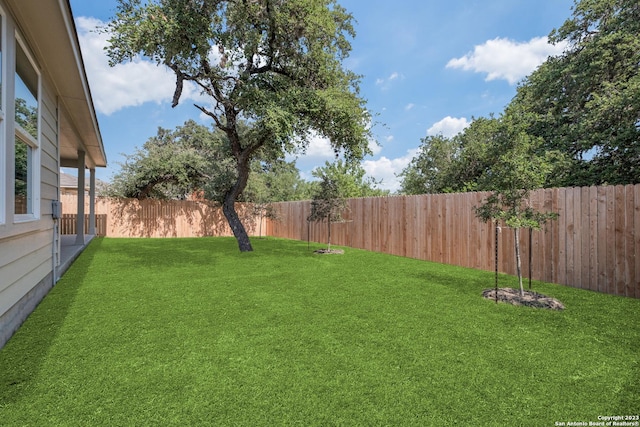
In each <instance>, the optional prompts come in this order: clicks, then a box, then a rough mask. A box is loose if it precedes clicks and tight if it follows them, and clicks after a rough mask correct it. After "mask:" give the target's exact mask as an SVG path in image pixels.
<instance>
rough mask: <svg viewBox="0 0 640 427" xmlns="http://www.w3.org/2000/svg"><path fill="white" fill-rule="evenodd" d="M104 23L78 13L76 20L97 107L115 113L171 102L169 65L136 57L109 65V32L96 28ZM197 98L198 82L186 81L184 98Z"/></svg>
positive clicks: (98, 109) (173, 78) (173, 84)
mask: <svg viewBox="0 0 640 427" xmlns="http://www.w3.org/2000/svg"><path fill="white" fill-rule="evenodd" d="M104 25H105V24H104V23H103V22H102V21H100V20H98V19H95V18H86V17H79V18H77V20H76V26H77V29H78V39H79V41H80V47H81V49H82V56H83V60H84V64H85V69H86V71H87V78H88V80H89V84H90V86H91V93H92V97H93V102H94V104H95V107H96V110H97V111H98V112H100V113H102V114H106V115H109V114H112V113H114V112H116V111H118V110H121V109H123V108H126V107H134V106H138V105H142V104H144V103H145V102H156V103H161V102H171V100H172V98H173V91H174V90H175V75H174V74H173V72H172V71H171V70H169V69H168V68H166V67H160V66H157V65H156V64H155V63H153V62H150V61H147V60H143V59H140V58H136V59H135V60H134V61H132V62H127V63H123V64H118V65H116V66H115V67H110V66H109V63H108V58H107V55H106V53H105V51H104V48H105V47H106V46H107V45H108V39H109V35H108V34H106V33H103V32H96V31H95V30H96V28H97V27H101V26H104ZM187 98H191V99H197V98H199V93H198V91H197V90H196V89H195V86H193V85H191V84H189V85H185V87H184V90H183V94H182V99H187Z"/></svg>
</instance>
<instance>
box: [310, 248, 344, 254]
mask: <svg viewBox="0 0 640 427" xmlns="http://www.w3.org/2000/svg"><path fill="white" fill-rule="evenodd" d="M313 253H314V254H339V255H342V254H344V251H343V250H342V249H318V250H315V251H313Z"/></svg>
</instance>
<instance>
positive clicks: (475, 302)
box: [0, 238, 640, 426]
mask: <svg viewBox="0 0 640 427" xmlns="http://www.w3.org/2000/svg"><path fill="white" fill-rule="evenodd" d="M253 244H254V248H255V251H254V252H252V253H244V254H243V253H239V252H238V250H237V245H236V243H235V240H234V239H231V238H201V239H98V240H95V241H94V242H92V243H91V245H90V246H89V248H88V249H87V250H86V251H85V252H84V253H83V254H82V255H81V256H80V258H79V259H78V260H77V261H76V262H75V264H74V265H73V266H72V267H71V269H70V270H69V271H68V272H67V274H66V275H65V276H64V277H63V279H62V280H61V281H60V282H59V283H58V285H57V286H56V287H55V288H54V289H53V290H52V291H51V293H50V294H49V295H48V296H47V297H46V298H45V299H44V301H43V302H42V303H41V304H40V305H39V306H38V308H37V309H36V311H35V312H34V313H33V314H32V315H31V316H30V317H29V319H28V320H27V321H26V322H25V324H24V325H23V326H22V328H21V329H20V330H19V331H18V333H17V334H16V335H15V336H14V337H13V338H12V339H11V340H10V341H9V342H8V343H7V345H6V347H5V348H4V349H2V350H1V351H0V425H6V426H14V425H15V426H17V425H20V426H23V425H24V426H47V425H56V426H57V425H67V426H91V425H132V426H133V425H135V426H143V425H153V426H157V425H181V426H182V425H194V426H196V425H198V426H200V425H216V426H219V425H250V426H277V425H293V424H295V425H300V426H309V425H318V426H328V425H345V426H348V425H363V426H374V425H393V426H405V425H416V426H423V425H454V424H458V425H469V426H470V425H479V426H484V425H496V426H505V425H510V426H519V425H531V426H553V425H555V423H556V422H559V423H560V422H575V421H585V422H589V421H592V422H595V421H598V416H611V415H634V414H638V413H639V412H640V300H634V299H629V298H622V297H614V296H609V295H604V294H598V293H595V292H589V291H582V290H577V289H572V288H566V287H560V286H556V285H550V284H542V283H534V290H536V291H538V292H541V293H544V294H546V295H549V296H553V297H556V298H558V299H559V300H561V301H562V302H563V303H564V304H565V306H566V310H565V311H562V312H555V311H548V310H539V309H532V308H526V307H514V306H510V305H506V304H497V305H496V304H495V303H494V302H492V301H488V300H485V299H483V298H482V297H481V292H482V290H483V289H485V288H489V287H492V286H493V274H492V273H488V272H480V271H476V270H470V269H463V268H457V267H451V266H445V265H441V264H434V263H429V262H424V261H419V260H412V259H405V258H400V257H393V256H389V255H382V254H376V253H371V252H366V251H360V250H355V249H349V248H345V254H344V255H314V254H313V253H312V252H311V251H309V250H308V249H307V243H306V242H293V241H287V240H278V239H263V240H259V239H254V240H253ZM318 247H321V246H318V245H316V248H318ZM312 249H313V247H312ZM516 282H517V281H516V279H514V278H512V277H506V276H502V277H501V286H515V285H516Z"/></svg>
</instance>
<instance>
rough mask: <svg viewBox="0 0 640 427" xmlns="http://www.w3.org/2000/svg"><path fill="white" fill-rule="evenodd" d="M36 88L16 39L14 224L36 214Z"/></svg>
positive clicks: (35, 75)
mask: <svg viewBox="0 0 640 427" xmlns="http://www.w3.org/2000/svg"><path fill="white" fill-rule="evenodd" d="M39 85H40V76H39V74H38V72H37V70H36V68H35V67H34V65H33V63H32V61H31V60H30V59H29V56H28V55H27V53H26V51H25V49H24V48H23V47H22V44H21V43H20V42H19V38H18V39H17V43H16V71H15V140H14V147H15V148H14V154H15V176H14V179H15V186H14V194H15V206H14V213H15V215H16V220H25V219H32V218H34V217H37V216H38V214H39V212H38V210H39V209H38V204H39V194H38V188H39V185H37V183H38V182H39V181H38V179H39V176H38V175H39V174H38V170H39V144H38V134H39V132H38V128H39Z"/></svg>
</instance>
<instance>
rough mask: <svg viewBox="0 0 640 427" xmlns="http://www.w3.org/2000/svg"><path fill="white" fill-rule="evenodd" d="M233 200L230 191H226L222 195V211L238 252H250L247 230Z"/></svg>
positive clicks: (233, 197)
mask: <svg viewBox="0 0 640 427" xmlns="http://www.w3.org/2000/svg"><path fill="white" fill-rule="evenodd" d="M235 202H236V198H235V196H234V195H233V194H232V193H231V192H229V193H227V194H226V195H225V197H224V203H223V204H222V212H223V213H224V216H225V218H227V222H228V223H229V227H231V231H233V235H234V236H235V238H236V240H237V241H238V248H240V252H251V251H253V247H252V246H251V241H250V240H249V235H248V234H247V230H246V229H245V228H244V225H243V224H242V221H240V217H239V216H238V212H236V207H235Z"/></svg>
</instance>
